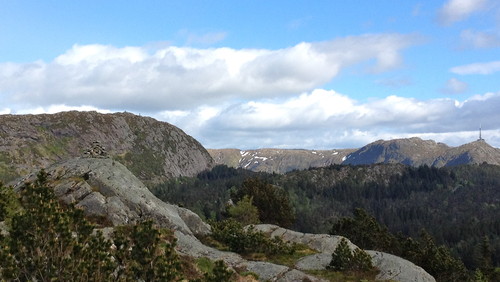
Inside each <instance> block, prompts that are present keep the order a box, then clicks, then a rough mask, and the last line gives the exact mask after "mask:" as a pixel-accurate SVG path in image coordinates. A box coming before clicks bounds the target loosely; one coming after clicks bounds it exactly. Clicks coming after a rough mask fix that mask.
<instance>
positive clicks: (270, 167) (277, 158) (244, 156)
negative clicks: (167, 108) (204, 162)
mask: <svg viewBox="0 0 500 282" xmlns="http://www.w3.org/2000/svg"><path fill="white" fill-rule="evenodd" d="M353 151H354V150H352V149H343V150H286V149H259V150H247V151H242V150H238V149H208V152H209V153H210V155H212V157H213V159H214V160H215V162H216V163H218V164H225V165H227V166H230V167H235V168H238V167H240V168H244V169H249V170H252V171H260V172H269V173H272V172H276V173H285V172H289V171H292V170H301V169H308V168H311V167H325V166H329V165H332V164H340V163H342V161H344V160H345V158H346V157H347V155H349V154H350V153H352V152H353Z"/></svg>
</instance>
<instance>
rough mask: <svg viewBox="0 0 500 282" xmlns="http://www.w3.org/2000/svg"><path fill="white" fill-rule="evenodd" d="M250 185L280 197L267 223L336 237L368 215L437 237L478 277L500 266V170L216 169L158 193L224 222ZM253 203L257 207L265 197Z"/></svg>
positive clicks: (393, 230) (412, 233) (400, 231)
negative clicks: (343, 225)
mask: <svg viewBox="0 0 500 282" xmlns="http://www.w3.org/2000/svg"><path fill="white" fill-rule="evenodd" d="M248 186H261V187H264V188H263V189H271V190H274V191H275V192H273V194H272V195H275V197H274V198H273V199H274V200H273V201H274V202H273V201H271V202H268V203H264V204H262V203H261V204H260V205H261V206H262V205H264V206H266V205H267V207H268V208H267V209H266V208H262V207H259V211H260V222H263V223H275V224H279V223H281V222H283V223H285V225H288V227H289V228H291V229H294V230H297V231H301V232H309V233H329V232H331V231H333V230H332V228H333V227H334V226H337V227H338V224H339V222H341V221H342V220H344V221H345V220H346V219H348V218H353V217H354V215H355V212H356V210H357V209H362V210H363V211H366V214H367V215H368V216H372V217H373V218H374V220H376V222H377V224H379V225H380V226H382V227H383V228H387V232H389V233H390V234H392V235H391V236H394V237H397V238H424V239H425V238H427V237H425V236H428V238H432V242H434V241H435V243H436V244H437V246H441V245H442V246H443V247H445V248H447V249H449V251H450V254H451V255H452V256H453V257H454V258H457V259H459V260H461V261H462V262H463V264H464V265H465V266H466V268H467V269H469V270H470V271H473V270H475V269H479V268H482V267H484V263H485V260H486V262H487V263H488V264H490V265H491V267H493V268H494V267H497V268H498V267H499V266H500V217H499V215H500V193H499V189H500V167H499V166H494V165H488V164H481V165H466V166H456V167H443V168H436V167H429V166H420V167H411V166H404V165H400V164H377V165H366V166H342V165H333V166H330V167H326V168H314V169H309V170H303V171H293V172H289V173H287V174H284V175H281V174H268V173H255V172H251V171H247V170H243V169H234V168H229V167H226V166H216V167H214V168H213V169H212V170H210V171H205V172H202V173H200V174H198V175H197V177H193V178H187V177H183V178H176V179H172V180H170V181H168V182H165V183H163V184H161V185H158V186H156V187H154V188H152V192H153V193H154V194H155V195H156V196H158V197H159V198H160V199H162V200H164V201H167V202H171V203H174V204H179V205H181V206H184V207H187V208H189V209H191V210H193V211H195V212H196V213H198V214H199V215H200V216H202V217H203V218H206V219H215V220H221V219H224V218H226V217H227V208H228V207H229V206H230V205H231V204H234V203H236V202H237V201H238V200H240V199H242V196H243V195H244V194H245V193H246V194H248V193H249V191H250V190H249V189H248ZM245 187H247V188H245ZM265 187H267V188H265ZM245 189H246V190H245ZM242 191H243V192H242ZM244 191H247V192H244ZM257 191H260V190H259V189H257ZM251 196H253V197H254V204H255V205H257V204H258V202H257V201H258V200H259V195H258V194H251ZM283 202H284V203H285V204H286V205H289V208H288V210H289V215H288V216H287V215H286V214H285V215H284V217H283V218H284V219H273V220H274V221H273V220H271V221H270V219H269V217H267V218H266V214H268V213H272V212H273V211H272V207H273V206H277V207H280V208H281V209H283ZM262 209H264V211H263V210H262ZM280 220H281V221H280ZM337 230H338V229H337ZM339 235H342V234H339ZM422 236H424V237H422ZM353 242H354V243H357V242H356V241H355V240H353ZM358 244H359V243H358Z"/></svg>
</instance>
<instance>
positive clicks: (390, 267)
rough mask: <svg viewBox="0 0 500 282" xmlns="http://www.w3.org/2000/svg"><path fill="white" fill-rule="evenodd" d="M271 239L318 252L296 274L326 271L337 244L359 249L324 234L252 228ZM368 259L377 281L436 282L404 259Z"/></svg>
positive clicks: (302, 261)
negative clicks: (297, 244)
mask: <svg viewBox="0 0 500 282" xmlns="http://www.w3.org/2000/svg"><path fill="white" fill-rule="evenodd" d="M255 229H256V230H260V231H262V232H264V233H266V234H268V235H270V236H272V237H274V236H277V237H280V238H281V239H283V240H284V241H287V242H294V243H299V244H305V245H307V246H308V247H309V248H311V249H313V250H315V251H317V252H318V253H317V254H313V255H309V256H306V257H303V258H301V259H300V260H299V261H297V262H296V264H295V267H296V268H297V269H299V270H321V269H326V267H327V266H328V265H329V264H330V261H331V259H332V253H333V252H334V251H335V248H336V247H337V245H338V244H339V243H340V240H341V239H346V240H347V242H348V244H349V248H350V249H351V250H353V249H355V248H358V247H357V246H356V245H354V244H353V243H351V242H350V241H349V240H348V239H347V238H344V237H342V236H333V235H326V234H309V233H301V232H296V231H291V230H288V229H285V228H281V227H279V226H276V225H271V224H259V225H256V226H255ZM366 252H367V253H368V254H369V255H370V256H371V257H372V262H373V265H374V266H375V267H377V268H378V269H379V270H380V273H379V274H378V275H377V279H380V280H395V281H414V282H435V281H436V280H435V279H434V277H432V276H431V275H430V274H429V273H427V272H426V271H425V270H424V269H423V268H421V267H419V266H417V265H415V264H414V263H412V262H410V261H408V260H405V259H403V258H400V257H397V256H394V255H391V254H387V253H383V252H377V251H366Z"/></svg>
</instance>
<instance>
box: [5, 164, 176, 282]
mask: <svg viewBox="0 0 500 282" xmlns="http://www.w3.org/2000/svg"><path fill="white" fill-rule="evenodd" d="M1 189H2V190H1V191H5V190H4V189H6V188H5V187H1ZM9 195H10V194H9ZM14 196H15V195H14ZM9 197H10V196H9ZM9 199H10V198H9ZM16 201H18V202H19V204H20V205H19V210H18V211H17V212H16V213H14V214H9V213H7V214H8V215H9V216H11V217H10V218H7V219H9V221H8V222H10V224H9V226H8V231H9V235H8V236H5V237H2V236H0V280H2V281H3V280H9V281H10V280H14V281H16V280H17V281H31V280H38V281H112V280H117V281H137V280H138V279H143V280H144V281H174V280H178V279H179V278H180V272H179V268H180V264H179V259H178V257H177V254H176V253H175V250H174V246H175V240H174V239H173V238H168V239H167V238H166V236H165V235H164V234H163V233H162V232H160V231H159V230H158V229H157V228H155V227H154V226H153V225H152V222H143V223H140V224H138V225H135V226H132V227H123V228H121V229H120V230H119V231H117V232H115V241H114V244H115V245H116V248H112V247H111V246H112V243H111V241H108V240H105V239H104V237H103V236H102V233H101V232H99V231H97V232H96V231H95V230H94V228H95V226H94V225H92V224H91V223H89V222H88V221H87V220H86V219H85V218H84V215H83V211H82V210H80V209H76V208H74V207H73V206H63V205H61V204H60V203H59V202H58V201H57V199H56V197H55V195H54V193H53V190H52V189H51V188H49V187H48V186H47V184H46V174H45V173H44V172H43V171H42V172H41V173H40V174H39V175H38V179H37V180H36V181H35V183H33V184H27V185H25V187H24V188H23V190H22V192H21V194H20V195H19V198H17V199H16ZM170 242H171V243H170Z"/></svg>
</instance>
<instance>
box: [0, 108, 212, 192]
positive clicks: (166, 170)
mask: <svg viewBox="0 0 500 282" xmlns="http://www.w3.org/2000/svg"><path fill="white" fill-rule="evenodd" d="M96 141H98V142H99V143H95V142H96ZM89 146H91V148H90V149H89ZM84 153H86V156H90V157H99V156H102V155H107V156H108V157H109V158H112V159H114V160H118V161H120V162H121V163H123V164H124V165H125V166H126V167H127V168H128V169H129V170H130V171H132V172H133V173H134V174H135V175H136V176H137V177H138V178H139V179H141V181H143V182H145V183H146V184H155V183H159V182H163V181H165V180H166V179H168V178H171V177H177V176H194V175H196V174H197V173H199V172H201V171H203V170H205V169H208V168H211V167H212V166H213V164H214V163H213V160H212V158H211V156H210V155H209V154H208V152H207V151H206V150H205V148H203V146H201V144H200V143H199V142H198V141H196V140H195V139H194V138H192V137H191V136H189V135H187V134H186V133H184V132H183V131H182V130H180V129H179V128H177V127H175V126H173V125H171V124H168V123H166V122H160V121H157V120H155V119H153V118H149V117H142V116H137V115H133V114H130V113H114V114H100V113H97V112H76V111H73V112H63V113H57V114H51V115H47V114H43V115H0V181H2V182H4V183H7V182H9V181H11V180H13V179H15V178H17V177H19V176H24V175H26V174H27V173H29V172H30V171H32V170H33V169H36V168H43V167H46V166H48V165H50V164H52V163H54V162H60V161H64V160H68V159H71V158H74V157H80V156H82V154H84Z"/></svg>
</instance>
